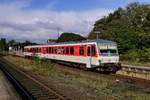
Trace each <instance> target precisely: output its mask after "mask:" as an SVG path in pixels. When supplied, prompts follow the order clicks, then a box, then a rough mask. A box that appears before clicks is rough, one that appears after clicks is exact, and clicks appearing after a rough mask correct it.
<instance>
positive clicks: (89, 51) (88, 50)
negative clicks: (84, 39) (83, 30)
mask: <svg viewBox="0 0 150 100" xmlns="http://www.w3.org/2000/svg"><path fill="white" fill-rule="evenodd" d="M87 55H88V56H90V55H91V47H89V46H88V49H87Z"/></svg>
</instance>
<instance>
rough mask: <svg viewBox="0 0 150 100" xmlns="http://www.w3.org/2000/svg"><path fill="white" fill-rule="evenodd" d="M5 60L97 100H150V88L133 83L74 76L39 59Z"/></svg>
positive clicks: (89, 76) (88, 76)
mask: <svg viewBox="0 0 150 100" xmlns="http://www.w3.org/2000/svg"><path fill="white" fill-rule="evenodd" d="M5 59H8V60H9V61H11V62H13V63H15V64H17V65H19V66H20V67H23V68H24V69H26V70H30V71H31V72H33V73H35V74H39V75H42V76H46V77H49V78H52V79H53V80H57V81H58V83H59V84H60V83H61V84H63V86H66V87H70V88H73V89H74V90H77V91H80V92H81V93H83V94H84V93H85V94H86V95H88V96H93V97H95V98H94V99H97V100H150V87H147V88H143V87H140V86H136V85H135V84H132V83H124V82H119V83H117V82H115V81H114V80H111V79H108V78H106V77H100V76H98V77H97V78H93V77H91V75H87V74H83V73H77V74H74V73H72V72H71V71H68V70H61V69H60V68H58V67H57V65H56V64H53V63H51V62H49V61H48V62H47V63H45V62H43V61H42V60H39V59H37V58H32V59H31V60H28V59H24V58H17V57H12V56H7V57H5ZM70 92H71V91H70Z"/></svg>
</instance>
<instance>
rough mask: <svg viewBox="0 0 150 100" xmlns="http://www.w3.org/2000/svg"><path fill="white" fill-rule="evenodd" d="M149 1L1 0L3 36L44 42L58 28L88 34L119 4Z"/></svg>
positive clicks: (0, 31)
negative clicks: (98, 21)
mask: <svg viewBox="0 0 150 100" xmlns="http://www.w3.org/2000/svg"><path fill="white" fill-rule="evenodd" d="M133 2H139V3H144V4H150V0H0V38H7V39H9V40H10V39H16V40H19V41H25V40H29V41H33V42H38V43H44V42H46V40H47V39H48V38H50V39H56V38H57V36H58V34H57V33H58V30H59V33H60V34H61V33H62V32H73V33H77V34H80V35H81V36H85V37H87V36H88V33H89V32H90V31H91V30H92V28H93V25H94V23H95V21H96V20H98V19H101V18H102V17H104V16H107V15H108V14H109V13H112V12H113V11H114V10H116V9H117V8H118V7H123V8H124V7H126V6H127V5H128V4H130V3H133Z"/></svg>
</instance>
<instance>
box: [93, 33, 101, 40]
mask: <svg viewBox="0 0 150 100" xmlns="http://www.w3.org/2000/svg"><path fill="white" fill-rule="evenodd" d="M94 33H96V39H98V38H99V37H98V34H100V33H101V32H100V31H95V32H94Z"/></svg>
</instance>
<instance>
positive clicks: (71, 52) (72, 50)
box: [70, 47, 74, 55]
mask: <svg viewBox="0 0 150 100" xmlns="http://www.w3.org/2000/svg"><path fill="white" fill-rule="evenodd" d="M73 54H74V47H70V55H73Z"/></svg>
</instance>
